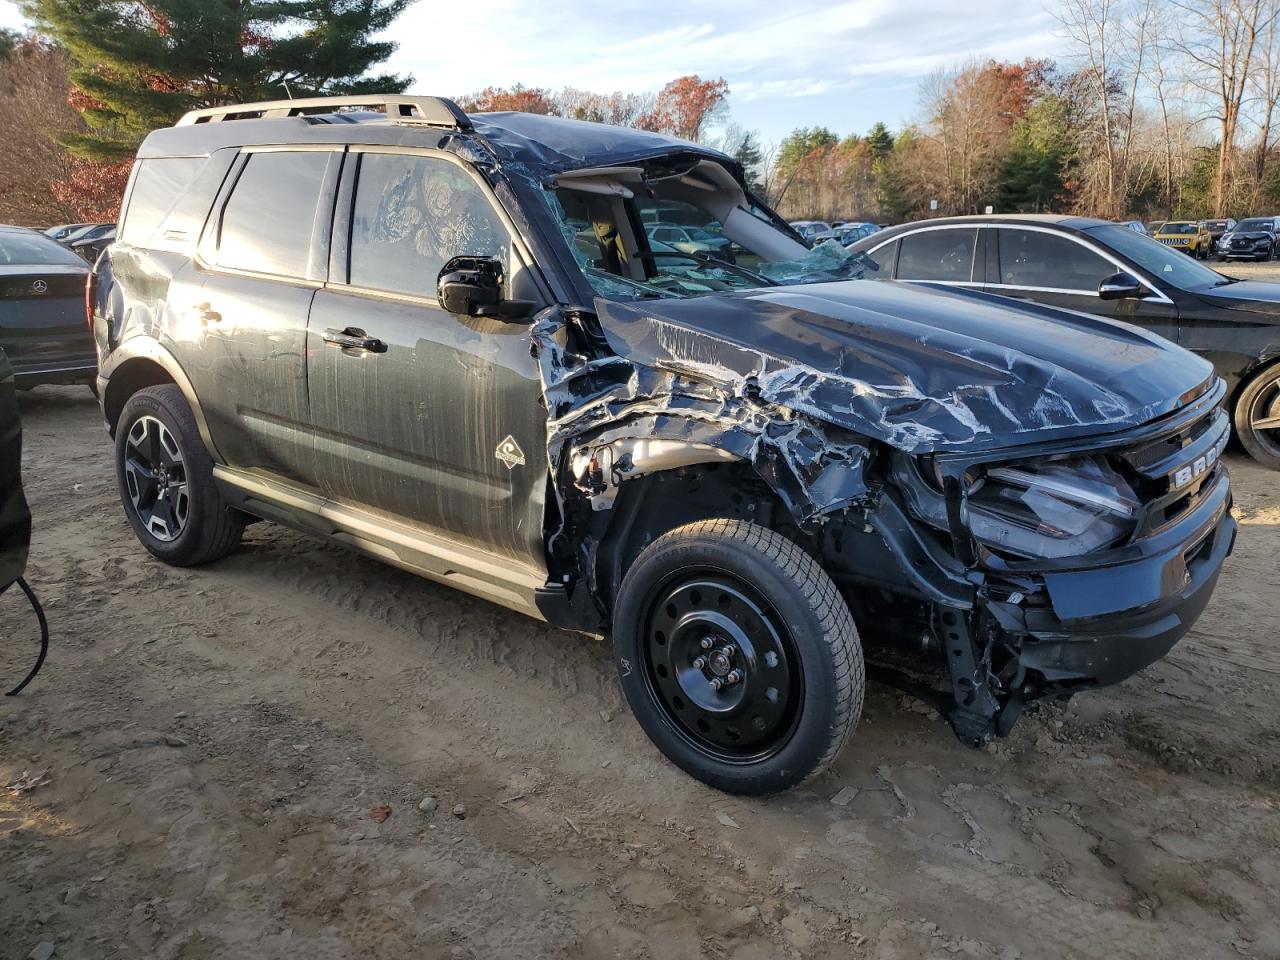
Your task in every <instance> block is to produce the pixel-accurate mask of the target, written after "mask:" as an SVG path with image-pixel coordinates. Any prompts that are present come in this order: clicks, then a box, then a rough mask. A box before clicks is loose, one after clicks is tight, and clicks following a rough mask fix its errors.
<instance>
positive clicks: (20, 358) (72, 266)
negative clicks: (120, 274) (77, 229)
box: [0, 226, 98, 390]
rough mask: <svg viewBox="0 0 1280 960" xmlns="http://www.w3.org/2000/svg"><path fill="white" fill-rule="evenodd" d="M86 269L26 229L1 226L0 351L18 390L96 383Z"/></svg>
mask: <svg viewBox="0 0 1280 960" xmlns="http://www.w3.org/2000/svg"><path fill="white" fill-rule="evenodd" d="M88 274H89V265H88V264H87V263H85V262H84V260H82V259H80V257H78V256H76V255H75V254H74V253H72V252H71V251H70V250H68V249H67V248H66V247H64V246H63V245H62V244H60V243H58V242H57V241H56V240H51V239H49V238H48V237H46V236H45V235H44V234H42V233H38V232H37V231H35V230H28V229H27V228H26V227H7V226H0V349H2V350H3V351H4V352H5V353H6V354H7V355H8V357H9V362H10V363H11V364H12V365H13V372H14V378H15V381H14V382H15V384H16V386H17V387H18V389H19V390H22V389H29V388H30V387H34V386H36V385H37V384H41V383H84V384H88V385H89V386H90V387H91V388H92V387H93V385H94V381H95V380H96V378H97V370H98V358H97V354H96V352H95V350H94V344H93V337H92V335H91V334H90V332H89V327H88V324H87V323H86V322H85V307H84V303H85V296H84V290H85V279H86V277H87V276H88Z"/></svg>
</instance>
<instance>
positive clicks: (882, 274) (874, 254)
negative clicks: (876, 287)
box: [863, 240, 898, 280]
mask: <svg viewBox="0 0 1280 960" xmlns="http://www.w3.org/2000/svg"><path fill="white" fill-rule="evenodd" d="M863 256H864V257H866V258H867V259H868V260H870V261H871V262H872V263H874V264H875V265H876V266H877V267H879V268H880V269H879V270H878V271H876V273H875V277H876V278H877V279H879V280H892V279H893V262H894V260H896V259H897V258H898V241H897V240H891V241H890V242H888V243H886V244H885V245H884V246H883V247H877V248H876V249H875V250H872V251H871V252H869V253H864V254H863Z"/></svg>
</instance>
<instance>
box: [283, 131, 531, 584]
mask: <svg viewBox="0 0 1280 960" xmlns="http://www.w3.org/2000/svg"><path fill="white" fill-rule="evenodd" d="M351 157H352V160H353V161H355V162H352V163H349V164H348V169H347V170H345V171H344V174H343V182H342V188H341V191H340V199H339V216H338V217H337V218H335V219H336V222H337V224H338V226H337V228H336V233H335V240H334V256H333V260H332V263H331V280H330V283H329V284H328V286H327V287H326V288H325V289H324V290H322V291H320V292H318V293H317V294H316V298H315V302H314V303H313V305H312V308H311V319H310V325H309V332H308V356H309V361H308V362H309V373H310V375H309V380H310V384H309V386H310V400H311V410H312V415H313V418H314V421H315V428H316V432H315V444H316V457H317V469H318V471H319V473H320V476H321V478H322V484H323V487H324V489H325V491H326V492H327V493H328V494H329V495H330V496H331V497H332V498H334V499H335V500H338V501H342V502H346V503H350V504H354V505H356V506H359V507H364V508H372V509H374V510H377V511H381V512H384V513H386V514H387V515H389V518H390V519H393V520H396V521H401V522H406V523H409V524H413V525H418V526H421V527H423V528H425V529H426V530H428V531H436V532H440V533H444V534H447V535H448V536H450V537H451V538H454V539H457V540H459V541H462V542H465V543H467V544H469V545H471V546H474V547H478V548H480V549H482V550H485V551H487V552H490V553H494V554H498V555H501V556H505V557H510V558H511V559H513V560H516V561H519V562H523V563H525V564H527V565H529V566H532V567H534V568H539V569H544V565H545V556H544V550H543V529H542V526H543V508H544V504H545V495H546V490H547V479H548V474H547V460H546V430H547V415H546V411H545V410H544V408H543V406H542V390H541V382H540V380H539V376H538V366H537V363H536V361H535V360H534V358H533V357H532V355H531V353H530V334H529V327H528V325H527V324H523V323H505V322H503V321H500V320H495V319H488V318H480V317H468V316H458V315H454V314H450V313H447V312H445V311H444V310H443V309H441V307H440V306H439V304H438V302H437V300H436V280H437V277H438V275H439V273H440V270H441V268H442V267H443V266H444V264H445V262H446V261H448V260H449V259H450V258H452V257H454V256H497V257H500V258H501V259H502V260H503V262H504V265H505V273H506V275H507V278H508V279H507V284H508V292H509V294H510V295H512V296H519V297H520V298H523V299H537V297H538V295H537V293H536V291H535V290H533V289H531V288H532V285H533V279H532V276H531V274H530V272H529V270H528V269H527V267H526V266H524V264H523V262H522V260H521V258H520V256H519V254H518V253H517V250H516V246H517V245H516V243H515V241H514V236H513V233H512V231H510V230H509V229H508V226H507V223H506V221H505V220H504V218H503V217H502V216H501V215H500V213H499V211H498V208H497V206H496V204H495V202H494V200H493V197H492V195H491V193H490V192H489V189H488V187H487V186H486V185H485V184H484V183H483V182H482V181H481V180H480V179H479V177H478V175H477V174H476V173H475V172H474V171H472V170H470V169H469V168H468V167H465V166H464V165H462V164H461V163H460V162H459V161H458V160H456V159H454V158H453V157H451V156H449V155H445V154H438V153H429V152H404V151H401V152H379V151H378V150H376V149H372V148H370V149H364V150H361V151H360V152H353V153H352V155H351Z"/></svg>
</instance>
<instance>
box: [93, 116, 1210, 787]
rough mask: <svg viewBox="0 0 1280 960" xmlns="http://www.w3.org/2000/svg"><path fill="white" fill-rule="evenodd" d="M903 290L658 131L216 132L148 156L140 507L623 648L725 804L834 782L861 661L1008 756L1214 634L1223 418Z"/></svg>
mask: <svg viewBox="0 0 1280 960" xmlns="http://www.w3.org/2000/svg"><path fill="white" fill-rule="evenodd" d="M664 222H666V223H673V224H679V225H681V226H684V227H696V228H698V229H700V230H704V231H707V232H708V233H710V234H713V235H716V236H722V237H724V238H726V239H727V240H728V241H729V243H728V244H726V245H723V249H728V250H731V252H732V254H733V256H732V259H721V258H720V257H718V256H714V255H713V254H711V253H708V252H703V251H693V252H685V251H678V250H675V249H673V248H671V247H669V246H662V245H659V244H656V243H651V242H650V239H649V234H650V233H652V227H653V225H654V224H656V223H664ZM865 265H866V262H865V261H863V260H862V259H861V258H859V257H857V256H855V255H851V254H849V253H848V252H846V251H845V250H844V249H843V248H841V247H839V245H837V244H834V243H824V244H821V245H819V246H817V247H815V248H812V249H810V248H809V247H808V246H807V245H806V244H805V243H804V242H803V241H802V240H801V239H800V237H799V236H798V235H797V234H796V233H795V232H794V231H793V230H792V229H791V228H790V227H789V226H788V225H787V224H786V223H785V222H784V221H782V220H780V219H779V218H778V216H777V215H776V214H774V213H773V212H772V211H770V210H769V209H768V208H767V207H766V206H765V205H764V204H763V203H761V202H760V201H759V200H758V199H756V198H755V197H753V196H752V195H751V194H750V192H749V191H748V190H747V188H746V186H745V184H744V179H743V174H742V170H741V169H740V168H739V167H738V166H737V165H736V164H735V163H734V162H733V161H732V160H730V159H729V158H727V157H725V156H724V155H722V154H719V153H716V152H715V151H712V150H708V149H706V148H703V147H700V146H696V145H694V144H691V143H685V142H683V141H679V140H674V139H670V138H667V137H663V136H658V135H655V134H651V133H645V132H640V131H635V130H623V129H616V128H612V127H607V126H601V125H596V124H589V123H581V122H576V121H570V120H563V119H556V118H550V117H541V116H532V115H526V114H518V113H493V114H479V115H470V116H469V115H466V114H464V113H463V112H462V111H460V110H459V109H458V107H457V106H456V105H454V104H453V103H451V102H450V101H448V100H444V99H439V98H433V97H391V96H387V97H357V98H342V99H326V100H295V101H289V102H282V103H265V104H246V105H242V106H236V107H225V108H217V109H211V110H203V111H197V112H195V113H192V114H188V115H187V116H186V117H184V118H183V119H182V121H180V122H179V123H178V124H177V125H176V126H175V127H173V128H172V129H165V130H158V131H156V132H154V133H152V134H151V135H150V136H149V137H148V138H147V139H146V141H145V143H144V144H143V145H142V147H141V149H140V151H139V153H138V158H137V163H136V164H135V166H134V170H133V175H132V179H131V182H130V185H129V188H128V192H127V196H126V199H125V204H124V213H123V219H122V222H121V225H120V234H119V239H118V241H117V242H116V243H115V244H114V245H113V246H112V247H111V248H110V250H109V252H108V254H107V255H106V256H105V257H104V258H102V260H101V261H100V263H99V264H98V266H97V269H96V271H95V273H94V275H93V276H92V278H91V280H90V289H89V302H90V305H91V310H92V324H93V329H94V334H95V337H96V339H97V347H98V351H99V356H100V360H101V366H100V373H99V381H98V382H99V387H100V390H101V398H102V409H103V412H104V414H105V417H106V421H107V424H108V426H109V429H110V430H111V432H112V433H113V435H114V438H115V450H116V463H117V470H118V478H119V485H120V491H121V496H122V499H123V502H124V508H125V511H126V513H127V516H128V519H129V522H130V524H131V525H132V527H133V529H134V531H135V533H136V534H137V536H138V538H139V540H141V542H142V543H143V545H144V546H145V547H146V548H147V549H148V550H149V551H151V553H153V554H154V555H155V556H157V557H159V558H160V559H161V560H164V561H167V562H169V563H173V564H179V565H189V564H198V563H204V562H208V561H211V560H215V559H217V558H218V557H221V556H223V555H225V554H226V553H227V552H229V551H230V550H232V549H233V548H234V547H235V545H236V544H237V543H238V541H239V539H240V536H241V532H242V530H243V528H244V526H245V524H246V523H248V522H251V521H253V520H257V519H268V520H273V521H277V522H280V523H284V524H288V525H290V526H292V527H295V528H297V529H299V530H303V531H306V532H308V533H312V534H315V535H317V536H320V537H324V538H327V539H329V540H332V541H335V542H338V543H342V544H346V545H348V546H351V547H354V548H356V549H358V550H361V551H364V552H365V553H368V554H370V555H372V556H374V557H377V558H380V559H382V560H385V561H387V562H389V563H392V564H395V565H397V566H400V567H404V568H406V569H409V570H412V571H415V572H417V573H419V574H422V575H424V576H426V577H430V578H432V579H434V580H437V581H440V582H442V583H445V584H450V585H453V586H455V587H457V588H458V589H460V590H464V591H466V592H468V593H471V594H474V595H476V596H480V597H484V598H487V599H489V600H492V601H496V602H497V603H500V604H503V605H505V606H508V607H510V608H512V609H515V610H518V611H521V612H523V613H526V614H529V615H531V616H534V617H538V618H541V619H544V620H546V621H548V622H550V623H552V624H555V625H558V626H562V627H566V628H569V629H573V630H579V631H586V632H590V633H597V634H604V635H611V636H612V643H613V648H614V651H615V654H614V659H615V663H616V666H617V669H618V674H619V677H620V678H621V683H622V686H623V689H624V691H625V694H626V696H627V698H628V700H629V701H630V704H631V706H632V709H633V711H634V713H635V715H636V717H637V719H638V720H639V722H640V724H641V725H642V726H643V728H644V729H645V731H646V732H647V733H648V734H649V736H650V737H651V738H652V739H653V741H654V742H655V743H656V744H657V745H658V747H659V748H660V749H661V750H662V751H663V752H664V753H665V754H666V755H667V756H668V757H669V758H670V759H671V760H672V761H674V762H675V763H676V764H678V765H679V766H680V767H682V768H683V769H684V770H686V771H688V772H689V773H691V774H693V775H694V776H696V777H699V778H701V779H702V780H704V781H706V782H707V783H709V784H712V785H713V786H716V787H719V788H721V789H724V790H729V791H735V792H740V793H764V792H769V791H774V790H780V789H784V788H787V787H790V786H792V785H794V784H796V783H798V782H799V781H801V780H803V779H804V778H805V777H807V776H809V775H811V774H813V773H814V772H815V771H818V770H820V769H822V768H823V767H824V766H825V765H826V764H828V763H829V762H830V761H831V760H832V759H833V758H834V757H835V755H836V754H837V753H838V751H839V750H840V748H841V746H842V744H844V742H845V740H846V738H847V737H848V736H849V734H850V732H851V731H852V729H853V727H854V725H855V723H856V722H857V719H858V716H859V712H860V709H861V706H862V700H863V685H864V681H865V676H866V667H865V666H864V650H865V655H866V657H867V659H868V661H870V662H872V663H874V664H875V669H877V670H878V671H880V673H879V674H878V675H879V676H883V677H885V678H887V679H891V680H893V681H895V682H897V683H899V684H900V685H902V686H904V687H905V688H907V689H909V690H913V691H915V692H917V693H919V694H920V695H922V696H926V697H929V698H930V699H931V700H932V701H933V702H934V703H935V704H936V705H937V706H938V708H939V709H940V710H941V711H942V712H943V713H944V715H945V716H946V717H947V718H948V719H949V721H950V723H951V725H952V727H953V728H954V729H955V731H956V733H957V734H958V735H959V736H960V737H961V739H962V740H964V741H965V742H966V743H969V744H971V745H979V744H982V743H984V742H985V741H987V740H988V739H989V738H991V737H992V736H996V735H1001V734H1004V733H1006V732H1008V730H1009V728H1010V726H1011V725H1012V723H1013V722H1014V721H1015V719H1016V718H1017V716H1018V714H1019V712H1020V711H1021V709H1022V707H1023V706H1024V704H1026V703H1028V702H1029V701H1033V700H1035V699H1037V698H1043V697H1055V696H1069V695H1071V694H1073V693H1075V692H1077V691H1079V690H1082V689H1086V688H1088V687H1092V686H1097V685H1100V684H1107V683H1113V682H1116V681H1119V680H1121V679H1123V678H1125V677H1127V676H1128V675H1130V674H1132V673H1133V672H1134V671H1135V670H1138V669H1139V668H1141V667H1143V666H1145V665H1147V664H1149V663H1151V662H1152V661H1154V660H1156V659H1158V658H1159V657H1161V656H1162V655H1164V654H1165V653H1166V652H1167V651H1168V650H1169V649H1170V647H1171V646H1172V645H1173V644H1174V643H1175V642H1177V640H1178V639H1179V638H1180V637H1181V636H1182V635H1183V634H1184V633H1185V632H1186V631H1187V630H1188V628H1189V627H1190V625H1191V624H1192V622H1193V621H1194V620H1195V618H1196V617H1197V616H1198V615H1199V613H1200V612H1201V610H1203V608H1204V606H1205V604H1206V602H1207V601H1208V599H1209V595H1210V593H1211V591H1212V590H1213V586H1214V583H1215V582H1216V580H1217V577H1218V574H1219V570H1220V568H1221V566H1222V563H1223V559H1224V558H1225V557H1226V555H1227V553H1228V552H1229V550H1230V548H1231V545H1232V541H1233V539H1234V535H1235V526H1234V522H1233V520H1232V518H1231V514H1230V505H1231V494H1230V488H1229V484H1228V479H1227V474H1226V471H1225V469H1224V468H1223V466H1222V464H1221V463H1220V462H1219V455H1220V453H1221V452H1222V449H1223V446H1224V444H1225V443H1226V440H1227V433H1228V426H1227V420H1226V417H1225V416H1224V414H1223V412H1222V410H1221V403H1222V399H1223V392H1224V387H1223V383H1222V381H1221V380H1220V379H1218V378H1217V377H1215V376H1214V375H1213V372H1212V370H1211V368H1210V366H1209V364H1208V363H1206V362H1205V361H1203V360H1201V359H1198V358H1197V357H1194V356H1192V355H1191V354H1190V353H1187V352H1185V351H1183V350H1181V349H1179V348H1178V347H1176V346H1174V345H1172V344H1170V343H1168V342H1166V341H1164V340H1162V339H1160V338H1158V337H1156V336H1153V335H1149V334H1147V333H1144V332H1142V331H1140V330H1137V329H1135V328H1133V327H1130V326H1126V325H1124V324H1121V323H1117V322H1113V321H1109V320H1105V319H1101V318H1097V317H1091V316H1084V315H1080V314H1072V313H1065V312H1061V311H1056V310H1053V309H1051V308H1047V307H1037V306H1034V305H1030V304H1019V305H1015V304H1012V303H1010V302H1009V301H1008V300H1004V299H1000V298H997V297H994V296H991V295H987V294H983V293H979V292H971V291H965V290H954V289H946V288H942V287H907V286H898V285H894V284H891V283H880V282H874V281H871V280H864V279H859V278H860V277H861V276H862V271H863V269H864V266H865Z"/></svg>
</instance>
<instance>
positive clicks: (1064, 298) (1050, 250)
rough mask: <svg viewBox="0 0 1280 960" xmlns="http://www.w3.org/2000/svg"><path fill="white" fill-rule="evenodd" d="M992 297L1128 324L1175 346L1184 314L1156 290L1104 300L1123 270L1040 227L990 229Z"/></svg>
mask: <svg viewBox="0 0 1280 960" xmlns="http://www.w3.org/2000/svg"><path fill="white" fill-rule="evenodd" d="M986 232H987V235H988V237H989V247H988V251H987V264H988V268H987V270H988V272H987V283H986V285H985V288H984V289H986V290H987V292H988V293H997V294H1000V295H1002V296H1006V297H1014V298H1017V299H1020V300H1031V301H1033V302H1035V303H1045V304H1048V305H1050V306H1054V307H1065V308H1066V309H1068V310H1079V311H1080V312H1082V313H1092V314H1096V315H1097V316H1102V317H1110V318H1111V319H1113V320H1123V321H1124V322H1125V323H1132V324H1134V325H1135V326H1139V327H1144V328H1145V329H1147V330H1150V331H1151V332H1152V333H1157V334H1159V335H1160V336H1162V337H1166V338H1167V339H1169V340H1172V341H1174V342H1175V343H1176V342H1177V340H1178V311H1177V308H1176V307H1175V306H1174V305H1173V304H1172V303H1170V302H1169V301H1168V300H1167V299H1166V298H1165V297H1164V296H1163V295H1162V294H1158V293H1156V292H1155V291H1153V293H1152V296H1150V297H1144V298H1142V299H1126V300H1103V299H1102V298H1101V297H1099V296H1098V287H1099V285H1100V284H1101V283H1102V281H1103V280H1105V279H1106V278H1108V277H1110V276H1113V275H1115V274H1116V273H1118V272H1119V271H1120V270H1121V269H1123V268H1122V266H1121V265H1120V264H1119V263H1117V262H1116V261H1114V260H1111V259H1110V258H1108V257H1105V256H1103V254H1102V253H1101V252H1100V251H1099V250H1098V249H1096V248H1095V247H1093V246H1091V245H1088V244H1086V243H1084V242H1082V241H1081V240H1078V239H1076V238H1075V237H1072V236H1070V235H1067V234H1064V233H1058V232H1053V231H1050V230H1048V229H1042V228H1036V227H1012V226H1011V227H1000V228H998V229H994V230H988V231H986Z"/></svg>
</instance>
